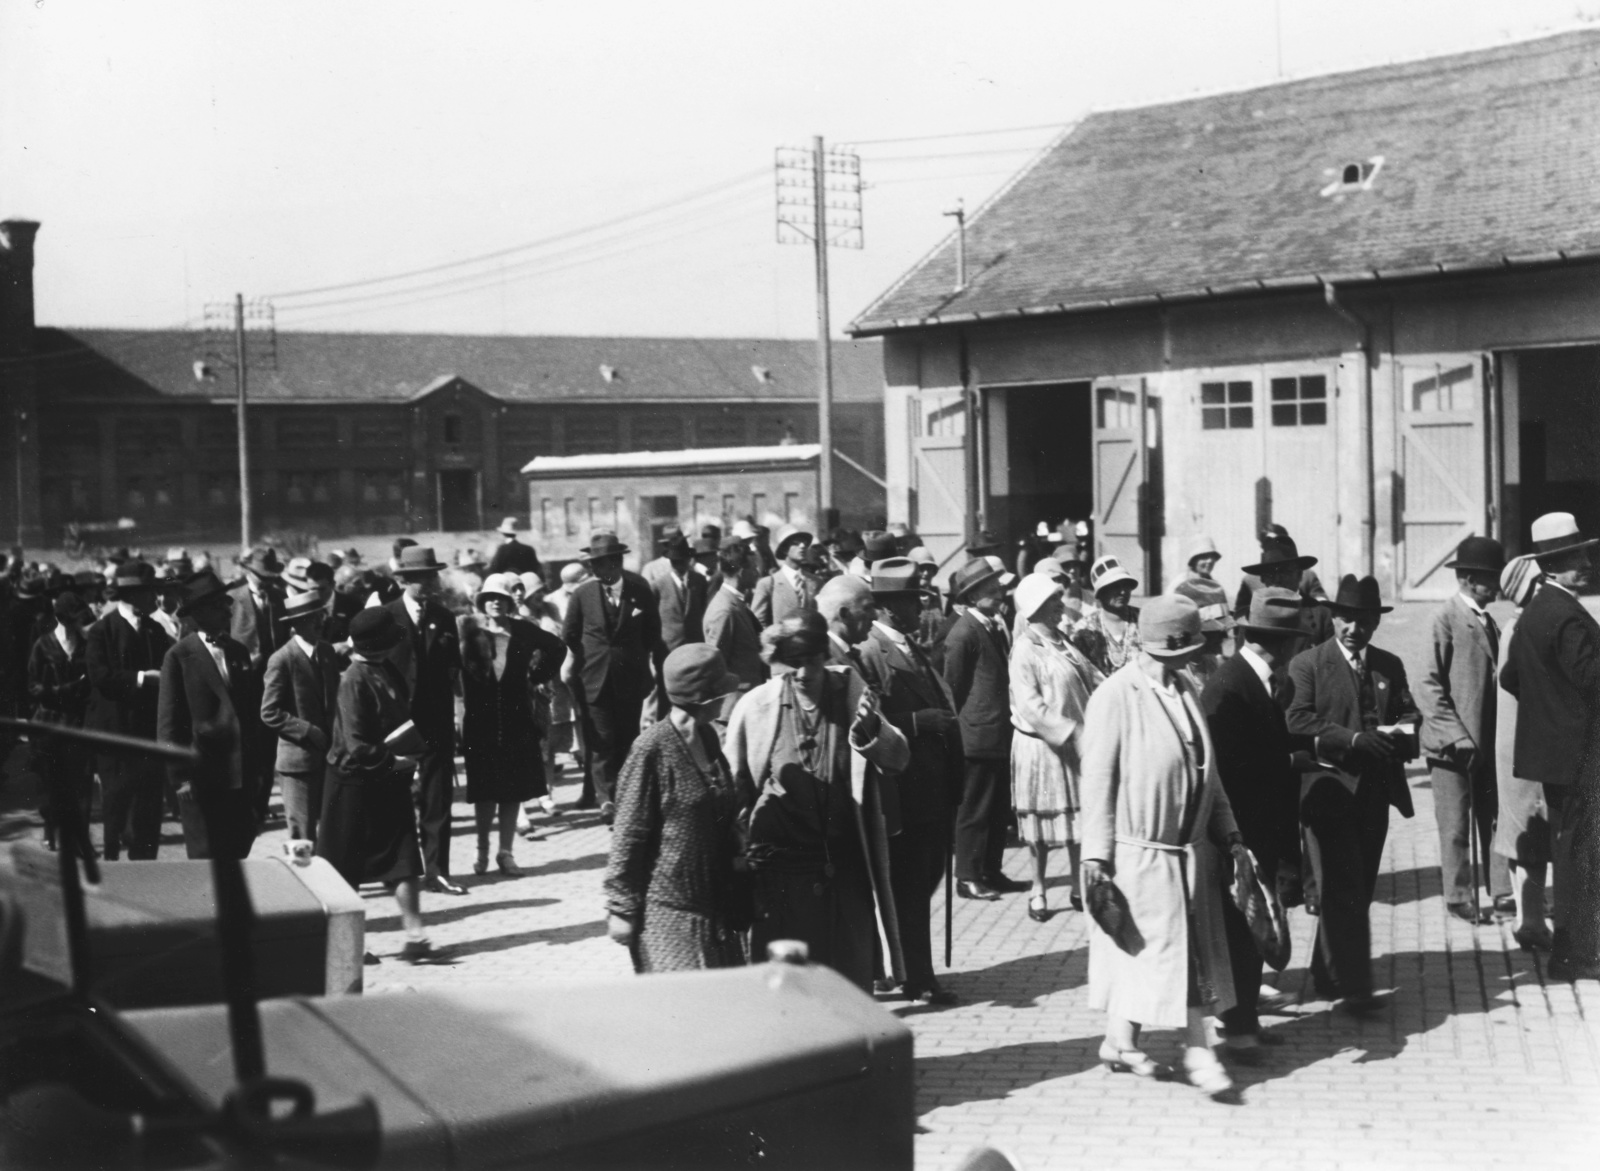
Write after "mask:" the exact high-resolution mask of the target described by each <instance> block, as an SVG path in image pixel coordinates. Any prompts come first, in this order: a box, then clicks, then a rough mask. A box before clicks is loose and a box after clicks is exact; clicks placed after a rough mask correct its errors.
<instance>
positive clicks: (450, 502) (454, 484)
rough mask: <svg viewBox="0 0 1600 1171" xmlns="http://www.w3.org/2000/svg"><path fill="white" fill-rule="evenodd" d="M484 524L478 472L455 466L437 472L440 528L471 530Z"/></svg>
mask: <svg viewBox="0 0 1600 1171" xmlns="http://www.w3.org/2000/svg"><path fill="white" fill-rule="evenodd" d="M482 527H483V508H482V501H481V500H480V499H479V497H478V473H477V472H475V471H472V470H471V469H469V468H455V469H451V470H449V471H442V472H440V473H439V528H440V529H441V530H443V531H444V532H447V533H466V532H472V531H474V530H476V529H481V528H482Z"/></svg>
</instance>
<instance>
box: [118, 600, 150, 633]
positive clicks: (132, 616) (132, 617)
mask: <svg viewBox="0 0 1600 1171" xmlns="http://www.w3.org/2000/svg"><path fill="white" fill-rule="evenodd" d="M117 613H118V614H121V615H122V616H123V618H125V619H127V622H128V625H129V626H131V627H133V628H134V630H136V631H138V630H143V629H144V619H143V618H141V617H139V611H137V610H135V609H134V608H133V607H132V606H130V605H128V603H126V602H118V603H117Z"/></svg>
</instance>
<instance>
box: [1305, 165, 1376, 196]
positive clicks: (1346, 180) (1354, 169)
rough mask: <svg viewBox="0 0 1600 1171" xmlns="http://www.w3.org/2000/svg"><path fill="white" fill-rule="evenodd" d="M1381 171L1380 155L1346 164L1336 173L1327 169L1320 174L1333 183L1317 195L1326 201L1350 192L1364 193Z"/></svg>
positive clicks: (1331, 169)
mask: <svg viewBox="0 0 1600 1171" xmlns="http://www.w3.org/2000/svg"><path fill="white" fill-rule="evenodd" d="M1382 169H1383V156H1382V155H1373V156H1372V157H1371V158H1370V159H1367V160H1366V161H1365V162H1361V163H1346V164H1345V165H1344V166H1343V167H1341V168H1340V169H1339V170H1337V171H1335V170H1334V169H1333V168H1332V167H1329V168H1328V169H1327V170H1325V171H1323V172H1322V173H1323V174H1324V175H1326V176H1327V177H1329V178H1330V179H1332V180H1333V181H1332V182H1331V183H1329V184H1328V185H1327V186H1326V187H1324V188H1323V189H1322V190H1321V191H1320V192H1318V194H1320V195H1321V196H1322V197H1323V198H1324V199H1327V198H1329V197H1337V196H1340V195H1344V194H1345V193H1346V192H1350V191H1366V190H1368V189H1370V188H1371V187H1372V183H1373V180H1374V179H1376V178H1377V177H1378V172H1379V171H1381V170H1382Z"/></svg>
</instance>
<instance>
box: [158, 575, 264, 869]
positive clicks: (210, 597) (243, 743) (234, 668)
mask: <svg viewBox="0 0 1600 1171" xmlns="http://www.w3.org/2000/svg"><path fill="white" fill-rule="evenodd" d="M233 606H234V601H233V598H232V597H231V596H229V593H228V587H227V586H226V585H225V584H223V582H222V580H221V579H220V578H219V577H217V575H216V574H214V573H212V572H211V571H210V570H209V569H207V570H203V571H201V572H200V573H197V574H195V576H193V577H192V578H190V579H189V580H188V581H187V582H185V583H184V594H183V601H182V602H181V603H180V604H179V606H178V614H179V616H180V617H182V618H187V619H188V620H189V621H190V622H191V623H193V625H194V626H195V628H196V629H195V633H193V634H188V635H185V636H184V637H183V638H181V639H179V640H178V641H177V643H176V644H175V645H174V646H173V647H172V649H171V650H169V651H168V652H167V654H166V658H165V659H164V660H163V661H162V663H161V703H160V707H159V712H158V715H157V718H156V728H157V732H158V735H159V736H160V738H161V740H163V741H164V742H166V743H168V744H178V745H182V746H184V747H195V746H198V745H199V743H200V741H201V740H202V739H203V738H204V737H205V736H207V735H216V736H218V737H219V739H220V740H221V742H222V744H225V745H226V747H227V752H226V753H225V754H224V753H222V752H221V751H220V746H219V750H218V755H217V757H216V759H215V761H214V762H212V763H214V765H215V767H214V768H211V767H201V768H199V769H190V768H187V767H174V768H173V770H172V781H173V783H174V784H175V785H177V787H178V808H179V811H180V813H181V815H182V818H183V844H184V847H185V848H186V850H187V851H188V854H189V857H191V858H244V857H246V856H248V855H249V853H250V844H251V843H252V842H254V841H255V836H256V823H255V817H254V814H253V801H252V798H253V791H254V789H255V787H256V785H257V783H258V781H260V782H264V780H265V778H259V777H258V776H257V774H256V772H255V761H256V759H257V756H258V750H257V744H258V742H259V741H260V739H261V736H262V729H261V686H260V677H259V676H258V675H256V673H255V671H254V670H253V669H252V668H251V665H250V655H249V652H248V651H246V650H245V648H244V647H243V646H241V645H240V644H239V643H237V642H235V641H234V640H233V639H232V638H230V637H229V636H228V633H227V630H228V625H229V621H230V619H231V617H232V610H233Z"/></svg>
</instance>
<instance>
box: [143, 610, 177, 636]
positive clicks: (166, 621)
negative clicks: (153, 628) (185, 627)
mask: <svg viewBox="0 0 1600 1171" xmlns="http://www.w3.org/2000/svg"><path fill="white" fill-rule="evenodd" d="M150 617H151V618H152V619H154V620H155V624H156V625H157V626H159V627H161V629H162V630H165V631H166V632H167V636H168V637H169V638H171V639H172V640H173V641H174V642H176V641H177V639H178V635H179V633H180V630H179V626H178V616H177V615H176V614H168V613H167V612H166V611H165V610H162V609H159V608H158V609H155V610H152V611H150Z"/></svg>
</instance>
